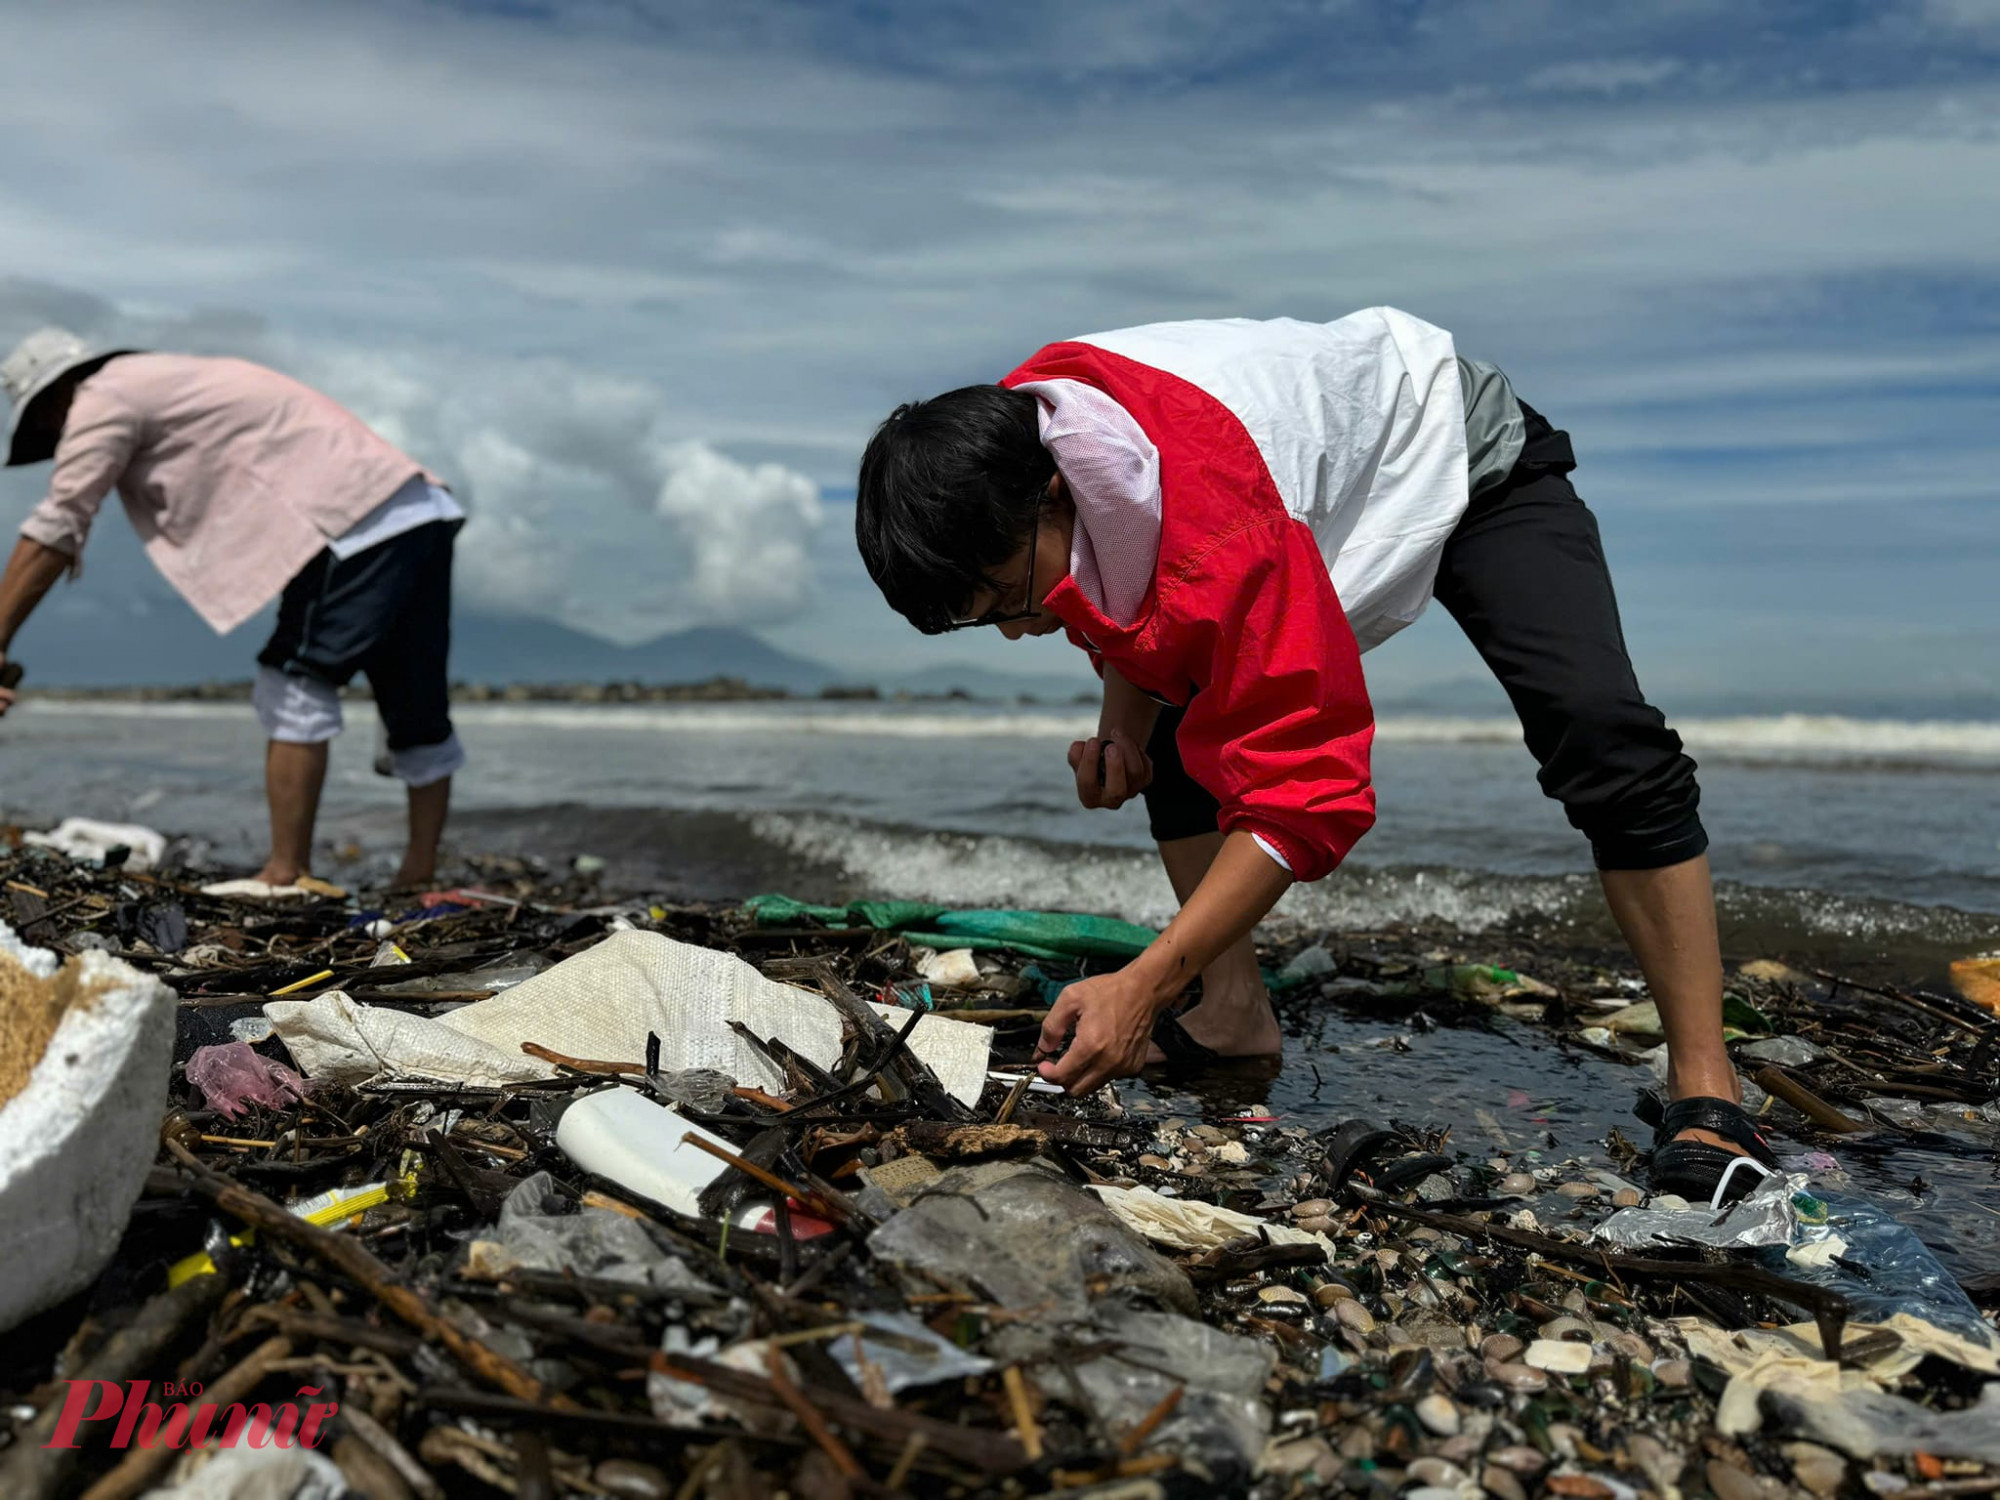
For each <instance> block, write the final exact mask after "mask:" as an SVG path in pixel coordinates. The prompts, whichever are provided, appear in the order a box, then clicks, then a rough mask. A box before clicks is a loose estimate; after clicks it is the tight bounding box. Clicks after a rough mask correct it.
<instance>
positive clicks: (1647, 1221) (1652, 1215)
mask: <svg viewBox="0 0 2000 1500" xmlns="http://www.w3.org/2000/svg"><path fill="white" fill-rule="evenodd" d="M1806 1181H1807V1179H1806V1175H1805V1173H1803V1172H1796V1173H1792V1174H1789V1175H1783V1176H1778V1175H1774V1176H1770V1177H1766V1178H1765V1179H1764V1180H1763V1181H1762V1182H1760V1183H1758V1184H1757V1186H1756V1187H1755V1188H1754V1189H1753V1190H1752V1191H1750V1192H1749V1193H1747V1194H1745V1195H1744V1196H1743V1197H1741V1198H1739V1199H1737V1200H1736V1201H1735V1202H1734V1203H1732V1204H1730V1205H1729V1206H1728V1207H1727V1208H1720V1209H1715V1208H1708V1207H1705V1206H1704V1207H1696V1208H1659V1207H1647V1208H1623V1209H1620V1210H1619V1211H1618V1212H1617V1213H1615V1214H1613V1215H1611V1217H1610V1218H1608V1219H1606V1220H1604V1222H1603V1223H1601V1224H1599V1225H1598V1226H1597V1227H1596V1228H1595V1229H1593V1230H1591V1232H1590V1235H1591V1238H1592V1239H1596V1240H1605V1241H1608V1242H1609V1243H1611V1244H1614V1245H1622V1246H1624V1247H1626V1248H1627V1249H1631V1250H1638V1251H1642V1252H1644V1251H1650V1250H1658V1249H1660V1248H1661V1247H1662V1246H1666V1245H1684V1244H1694V1245H1707V1246H1709V1247H1710V1248H1711V1249H1715V1250H1750V1249H1756V1248H1759V1247H1761V1246H1765V1245H1778V1246H1784V1245H1790V1244H1791V1243H1792V1242H1793V1241H1794V1240H1795V1239H1796V1238H1797V1237H1798V1229H1799V1222H1800V1218H1801V1215H1802V1214H1803V1215H1805V1216H1806V1217H1808V1218H1817V1219H1818V1220H1819V1221H1820V1222H1824V1220H1825V1215H1826V1209H1825V1205H1824V1204H1822V1203H1821V1202H1820V1200H1819V1199H1817V1198H1814V1197H1813V1196H1812V1194H1810V1193H1808V1192H1807V1191H1806ZM1782 1253H1783V1252H1782V1251H1781V1252H1780V1254H1781V1255H1782Z"/></svg>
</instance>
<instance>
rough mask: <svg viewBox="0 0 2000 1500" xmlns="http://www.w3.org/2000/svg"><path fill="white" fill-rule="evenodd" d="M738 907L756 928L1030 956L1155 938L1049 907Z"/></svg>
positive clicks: (1132, 949) (1130, 945)
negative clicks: (891, 937)
mask: <svg viewBox="0 0 2000 1500" xmlns="http://www.w3.org/2000/svg"><path fill="white" fill-rule="evenodd" d="M743 909H744V910H745V911H746V912H748V913H749V915H750V918H751V920H752V921H754V922H755V923H756V924H757V925H758V926H759V927H789V926H792V925H794V924H796V923H798V922H800V921H803V920H806V919H808V918H809V919H811V920H813V921H817V922H823V923H825V924H826V925H827V926H829V927H874V928H879V929H880V930H881V931H884V932H899V933H901V934H903V935H904V936H905V937H907V938H908V939H909V940H910V941H911V942H913V943H924V944H927V945H928V946H930V947H933V948H1010V949H1012V950H1013V951H1014V952H1016V953H1020V954H1025V955H1026V956H1027V957H1029V958H1048V959H1057V958H1121V959H1123V958H1134V957H1136V956H1138V955H1139V954H1140V953H1142V952H1144V951H1145V949H1146V946H1147V944H1149V943H1151V942H1152V941H1153V939H1154V938H1156V937H1158V936H1159V933H1157V932H1155V931H1154V930H1153V929H1152V928H1150V927H1141V926H1139V925H1138V924H1137V923H1136V922H1121V921H1119V920H1118V919H1117V918H1116V917H1093V916H1086V915H1082V914H1079V913H1075V912H1053V911H954V910H953V909H952V908H950V907H948V906H939V905H934V904H932V903H929V902H923V901H856V902H853V903H851V904H850V905H847V906H814V905H812V904H811V903H810V902H805V901H794V900H793V899H792V898H791V897H789V896H779V895H766V896H752V897H751V898H750V899H749V900H748V901H745V902H744V903H743Z"/></svg>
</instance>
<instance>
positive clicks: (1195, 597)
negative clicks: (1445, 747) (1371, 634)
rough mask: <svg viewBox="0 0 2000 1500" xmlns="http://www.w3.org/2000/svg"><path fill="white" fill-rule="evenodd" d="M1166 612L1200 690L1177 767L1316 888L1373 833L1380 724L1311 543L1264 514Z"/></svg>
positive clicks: (1178, 584) (1190, 576)
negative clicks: (1373, 766)
mask: <svg viewBox="0 0 2000 1500" xmlns="http://www.w3.org/2000/svg"><path fill="white" fill-rule="evenodd" d="M1164 582H1166V580H1163V583H1164ZM1161 605H1162V609H1163V611H1165V612H1166V613H1167V615H1168V617H1169V618H1168V621H1167V622H1165V623H1167V625H1168V628H1169V629H1171V630H1172V631H1173V632H1174V635H1175V636H1176V638H1177V639H1178V640H1179V641H1183V642H1185V647H1184V650H1183V651H1182V652H1177V653H1176V655H1178V656H1179V657H1180V660H1181V662H1182V663H1183V665H1184V667H1185V669H1186V671H1187V674H1188V676H1189V678H1190V679H1191V680H1192V681H1193V684H1194V686H1195V689H1196V691H1195V694H1194V697H1193V699H1192V701H1191V702H1190V703H1189V705H1188V711H1187V717H1186V718H1184V719H1183V720H1182V721H1181V727H1180V735H1179V744H1180V752H1181V760H1182V762H1183V763H1184V764H1185V765H1186V767H1187V769H1188V772H1189V774H1190V775H1192V776H1193V777H1194V779H1195V780H1196V781H1197V782H1199V783H1200V784H1201V785H1202V786H1204V787H1206V788H1208V790H1209V791H1210V792H1211V793H1212V794H1213V795H1214V796H1215V797H1216V798H1217V800H1218V801H1220V802H1221V803H1222V814H1221V819H1220V823H1221V827H1222V829H1223V831H1224V832H1230V831H1233V830H1235V829H1239V828H1240V829H1243V830H1244V831H1246V832H1249V833H1256V834H1259V835H1261V836H1262V837H1263V838H1264V839H1265V840H1266V841H1267V842H1268V843H1269V844H1270V845H1271V847H1272V848H1274V849H1276V850H1277V851H1278V852H1279V853H1280V854H1281V855H1283V857H1284V860H1285V863H1286V864H1288V865H1290V866H1291V869H1292V873H1293V875H1295V876H1296V877H1297V878H1298V879H1300V880H1318V879H1320V878H1321V877H1323V876H1325V875H1326V874H1328V873H1329V872H1330V871H1331V870H1332V869H1333V867H1334V866H1335V865H1337V864H1339V863H1340V862H1341V860H1343V859H1345V858H1346V857H1347V852H1348V850H1350V849H1352V848H1353V847H1354V845H1355V843H1356V841H1357V840H1359V839H1360V837H1361V835H1362V834H1364V833H1366V832H1367V831H1368V830H1369V828H1370V827H1372V826H1373V825H1374V822H1375V788H1374V786H1373V785H1372V784H1371V783H1370V781H1369V775H1368V752H1369V747H1370V745H1371V744H1372V743H1373V741H1374V738H1375V716H1374V712H1373V710H1372V709H1371V708H1370V707H1369V704H1368V689H1367V686H1366V685H1365V683H1364V682H1363V680H1362V675H1361V653H1360V651H1359V650H1358V649H1357V648H1356V646H1355V643H1354V632H1353V631H1352V630H1351V629H1350V628H1349V627H1348V624H1347V616H1346V614H1345V613H1344V612H1343V611H1342V609H1341V607H1340V601H1339V599H1338V598H1336V597H1335V595H1334V591H1333V583H1332V581H1331V580H1330V579H1329V578H1328V577H1327V573H1326V564H1325V563H1324V562H1323V561H1321V559H1320V555H1319V548H1318V546H1317V545H1316V544H1315V543H1314V541H1313V537H1312V533H1311V532H1310V531H1309V530H1308V529H1307V528H1306V527H1305V526H1304V525H1303V524H1302V523H1300V522H1298V521H1295V520H1293V519H1292V518H1291V517H1289V516H1280V517H1270V516H1265V517H1259V518H1258V519H1257V520H1255V521H1253V522H1252V523H1251V524H1249V525H1248V526H1245V527H1243V528H1242V529H1240V530H1238V531H1235V532H1232V533H1230V534H1229V535H1227V536H1225V537H1221V538H1219V539H1217V540H1216V542H1215V543H1214V545H1212V546H1211V547H1210V548H1208V549H1207V551H1205V552H1204V553H1203V554H1201V555H1200V556H1198V557H1195V558H1192V559H1189V560H1188V562H1187V563H1186V564H1184V565H1183V566H1182V568H1181V569H1180V571H1179V575H1178V577H1177V578H1176V579H1175V580H1174V581H1173V583H1172V585H1171V588H1170V590H1163V594H1162V599H1161Z"/></svg>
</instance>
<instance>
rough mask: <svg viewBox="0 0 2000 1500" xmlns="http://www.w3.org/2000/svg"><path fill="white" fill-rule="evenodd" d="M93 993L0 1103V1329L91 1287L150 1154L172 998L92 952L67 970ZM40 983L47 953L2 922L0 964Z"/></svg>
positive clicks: (48, 967) (167, 1061)
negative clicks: (1, 1271)
mask: <svg viewBox="0 0 2000 1500" xmlns="http://www.w3.org/2000/svg"><path fill="white" fill-rule="evenodd" d="M70 962H71V963H72V964H74V965H76V966H77V968H78V973H79V977H80V982H81V983H82V984H83V985H84V986H85V987H86V988H87V989H88V990H89V991H90V992H91V996H92V998H91V1000H90V1003H88V1004H79V1005H73V1006H71V1007H70V1009H69V1011H68V1012H67V1013H66V1014H65V1015H64V1016H63V1018H62V1020H61V1021H60V1022H59V1023H58V1024H57V1026H56V1029H55V1033H54V1035H53V1036H51V1037H50V1038H49V1044H48V1047H47V1049H46V1050H45V1051H44V1052H43V1054H42V1060H41V1061H40V1062H39V1063H38V1064H36V1066H35V1070H34V1072H33V1073H32V1074H31V1075H30V1076H29V1078H28V1082H27V1086H26V1087H25V1088H23V1089H22V1090H21V1092H20V1093H18V1094H16V1095H15V1096H14V1097H13V1098H12V1099H10V1100H9V1101H8V1102H7V1103H6V1105H4V1106H0V1266H5V1267H6V1272H7V1274H6V1275H4V1276H0V1329H7V1328H11V1327H13V1326H14V1325H15V1324H16V1323H18V1322H20V1321H21V1319H23V1318H25V1317H28V1316H30V1315H32V1314H34V1313H37V1312H39V1311H41V1310H42V1309H43V1308H45V1307H50V1306H52V1305H54V1304H55V1303H57V1302H60V1301H61V1300H62V1299H63V1298H64V1297H67V1296H69V1295H70V1293H72V1292H75V1291H77V1290H79V1289H81V1288H82V1287H85V1286H87V1285H89V1283H90V1282H91V1280H92V1279H93V1278H95V1277H96V1275H97V1273H98V1272H99V1271H101V1270H103V1269H104V1265H105V1262H106V1261H108V1260H110V1258H111V1252H112V1251H113V1250H114V1249H116V1248H117V1245H118V1237H119V1236H120V1235H121V1234H122V1233H124V1230H125V1222H126V1220H127V1219H128V1218H130V1217H131V1213H132V1205H133V1203H134V1202H135V1201H137V1199H138V1197H139V1189H140V1188H141V1186H143V1184H144V1183H145V1179H146V1169H147V1168H148V1167H150V1166H151V1165H152V1164H153V1158H154V1156H155V1155H156V1154H157V1153H158V1151H159V1139H160V1116H161V1115H162V1114H164V1113H165V1112H166V1106H167V1075H168V1072H169V1071H170V1069H171V1068H172V1065H173V1049H174V992H173V991H172V990H170V989H168V988H167V987H166V986H165V985H164V984H162V983H160V982H159V981H158V980H157V979H154V978H153V977H152V976H151V975H148V974H142V973H140V972H139V971H138V970H137V969H135V968H133V967H132V966H131V965H130V964H127V963H124V962H122V961H121V960H119V959H116V958H113V957H111V956H110V955H109V954H106V953H102V952H99V951H97V950H95V949H92V950H88V951H86V952H84V953H82V954H80V955H79V956H77V957H76V958H74V959H72V960H71V961H70ZM9 963H13V964H20V965H22V966H24V967H25V968H26V969H27V970H28V971H29V972H30V973H31V974H34V975H35V976H37V977H38V978H43V979H46V978H48V977H50V976H51V975H53V974H54V973H55V972H56V970H57V968H58V967H59V966H60V965H59V962H58V959H57V957H56V955H55V954H53V953H50V952H49V951H48V950H46V949H43V948H31V947H29V946H28V945H26V944H25V943H23V942H21V941H20V939H19V938H17V937H16V936H15V935H14V932H13V930H12V929H11V928H9V927H8V926H7V925H6V924H5V923H4V922H0V964H9Z"/></svg>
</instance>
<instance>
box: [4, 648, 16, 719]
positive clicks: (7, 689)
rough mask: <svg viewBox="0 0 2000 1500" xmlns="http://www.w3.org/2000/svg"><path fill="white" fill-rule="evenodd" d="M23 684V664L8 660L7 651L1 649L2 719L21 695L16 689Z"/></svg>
mask: <svg viewBox="0 0 2000 1500" xmlns="http://www.w3.org/2000/svg"><path fill="white" fill-rule="evenodd" d="M20 685H21V664H20V663H19V662H11V661H9V660H7V653H6V652H5V651H0V719H4V718H5V717H6V716H7V710H8V709H10V708H12V707H13V706H14V702H15V700H16V699H17V698H18V697H19V696H20V695H19V694H18V693H16V692H15V691H14V689H15V688H17V687H19V686H20Z"/></svg>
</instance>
